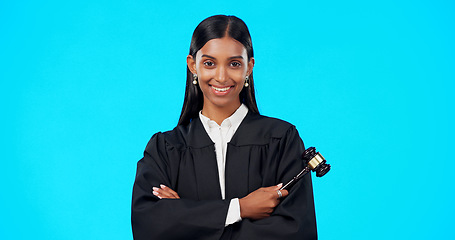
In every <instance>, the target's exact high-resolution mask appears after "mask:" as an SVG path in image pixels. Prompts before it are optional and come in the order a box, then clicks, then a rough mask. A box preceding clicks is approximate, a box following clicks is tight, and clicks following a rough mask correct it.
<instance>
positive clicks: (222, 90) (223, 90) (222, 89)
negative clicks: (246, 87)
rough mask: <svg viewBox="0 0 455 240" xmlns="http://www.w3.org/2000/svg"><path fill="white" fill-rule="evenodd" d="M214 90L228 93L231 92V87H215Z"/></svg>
mask: <svg viewBox="0 0 455 240" xmlns="http://www.w3.org/2000/svg"><path fill="white" fill-rule="evenodd" d="M211 87H212V88H213V89H215V90H216V91H218V92H226V91H227V90H229V89H230V88H231V87H225V88H218V87H215V86H211Z"/></svg>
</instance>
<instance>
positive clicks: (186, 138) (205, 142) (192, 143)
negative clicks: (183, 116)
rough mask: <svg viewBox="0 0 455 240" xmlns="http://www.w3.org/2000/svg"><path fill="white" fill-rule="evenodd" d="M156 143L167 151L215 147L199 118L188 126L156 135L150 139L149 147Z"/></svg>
mask: <svg viewBox="0 0 455 240" xmlns="http://www.w3.org/2000/svg"><path fill="white" fill-rule="evenodd" d="M155 142H159V143H160V145H161V147H165V148H166V149H167V150H183V149H186V148H188V147H191V148H202V147H207V146H210V145H213V142H212V141H211V140H210V138H209V136H208V135H207V133H206V132H205V129H204V126H202V123H201V121H200V120H199V118H196V119H193V121H191V122H190V123H189V124H187V125H178V126H176V127H175V128H174V129H172V130H170V131H166V132H158V133H156V134H155V135H153V137H152V138H151V139H150V141H149V144H148V145H147V147H148V146H149V145H150V143H152V144H153V143H155Z"/></svg>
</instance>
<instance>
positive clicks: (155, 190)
mask: <svg viewBox="0 0 455 240" xmlns="http://www.w3.org/2000/svg"><path fill="white" fill-rule="evenodd" d="M153 195H155V196H157V197H160V198H175V197H174V196H173V195H172V194H171V193H170V192H168V191H166V190H165V189H161V188H157V187H153Z"/></svg>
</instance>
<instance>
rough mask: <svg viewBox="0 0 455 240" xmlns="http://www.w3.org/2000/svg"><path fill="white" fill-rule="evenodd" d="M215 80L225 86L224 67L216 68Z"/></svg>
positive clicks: (226, 77) (225, 74) (226, 74)
mask: <svg viewBox="0 0 455 240" xmlns="http://www.w3.org/2000/svg"><path fill="white" fill-rule="evenodd" d="M215 80H216V81H217V82H219V83H221V84H225V83H226V82H227V80H228V73H227V69H226V67H224V66H222V67H218V68H217V70H216V76H215Z"/></svg>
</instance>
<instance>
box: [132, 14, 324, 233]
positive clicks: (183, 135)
mask: <svg viewBox="0 0 455 240" xmlns="http://www.w3.org/2000/svg"><path fill="white" fill-rule="evenodd" d="M187 65H188V70H187V73H188V74H187V81H186V90H185V100H184V104H183V108H182V113H181V115H180V120H179V123H178V126H177V127H176V128H174V129H173V130H172V131H168V132H164V133H161V132H159V133H157V134H155V135H154V136H153V137H152V138H151V139H150V141H149V143H148V144H147V147H146V149H145V152H144V157H143V158H142V159H141V160H140V161H139V162H138V166H137V174H136V180H135V183H134V187H133V202H132V218H131V220H132V228H133V235H134V238H135V239H259V238H264V239H317V233H316V220H315V212H314V202H313V189H312V183H311V176H310V175H306V176H305V177H304V179H303V180H301V181H300V182H299V183H297V184H296V185H295V186H294V187H293V188H292V189H291V190H290V191H289V192H288V191H287V190H280V187H281V183H282V182H287V181H289V180H290V179H292V178H293V176H294V175H295V174H297V173H298V172H299V171H300V170H301V169H302V168H303V162H302V161H301V159H300V156H301V154H302V153H303V151H304V149H305V148H304V146H303V142H302V140H301V139H300V137H299V134H298V132H297V130H296V129H295V126H293V125H291V124H289V123H287V122H285V121H282V120H279V119H274V118H269V117H265V116H262V115H259V111H258V108H257V105H256V99H255V95H254V81H253V67H254V57H253V47H252V43H251V37H250V34H249V31H248V28H247V27H246V25H245V23H244V22H243V21H242V20H240V19H239V18H237V17H234V16H224V15H217V16H212V17H209V18H207V19H205V20H204V21H202V22H201V23H200V24H199V25H198V26H197V28H196V29H195V31H194V33H193V37H192V41H191V47H190V54H189V55H188V57H187Z"/></svg>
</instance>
